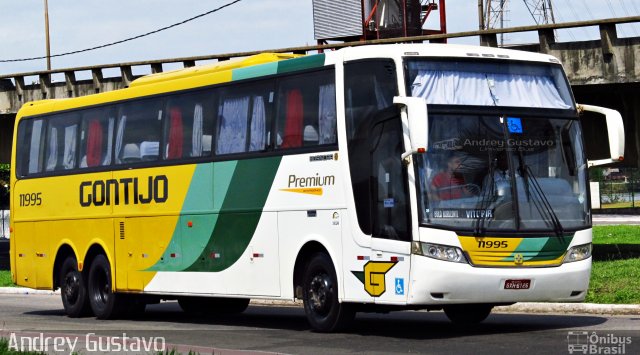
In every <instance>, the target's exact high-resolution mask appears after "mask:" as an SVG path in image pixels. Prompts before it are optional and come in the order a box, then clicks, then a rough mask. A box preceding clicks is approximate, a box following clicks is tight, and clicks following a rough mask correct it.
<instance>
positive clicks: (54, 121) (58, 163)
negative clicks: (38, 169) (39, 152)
mask: <svg viewBox="0 0 640 355" xmlns="http://www.w3.org/2000/svg"><path fill="white" fill-rule="evenodd" d="M46 131H47V134H46V140H47V143H46V146H45V171H56V170H69V169H73V168H75V166H76V148H77V145H78V144H77V136H78V117H77V116H76V115H65V114H63V115H55V116H53V117H51V118H49V124H48V125H47V130H46Z"/></svg>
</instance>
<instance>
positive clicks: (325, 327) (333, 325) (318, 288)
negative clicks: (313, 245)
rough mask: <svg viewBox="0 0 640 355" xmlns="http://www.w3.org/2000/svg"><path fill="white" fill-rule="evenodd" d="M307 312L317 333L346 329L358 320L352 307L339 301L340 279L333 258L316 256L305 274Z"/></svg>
mask: <svg viewBox="0 0 640 355" xmlns="http://www.w3.org/2000/svg"><path fill="white" fill-rule="evenodd" d="M302 295H303V298H302V300H303V303H304V312H305V314H306V315H307V320H308V321H309V324H310V325H311V328H313V329H314V330H315V331H318V332H335V331H339V330H341V329H344V328H345V327H347V326H348V325H349V323H351V321H352V320H353V318H354V316H355V312H354V309H353V307H352V306H351V305H349V304H346V303H340V302H339V301H338V279H337V277H336V271H335V269H334V267H333V263H332V262H331V258H329V256H328V255H327V254H325V253H318V254H315V255H314V256H313V257H312V258H311V260H310V261H309V264H308V265H307V268H306V270H305V273H304V278H303V284H302Z"/></svg>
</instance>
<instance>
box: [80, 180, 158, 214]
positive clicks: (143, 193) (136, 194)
mask: <svg viewBox="0 0 640 355" xmlns="http://www.w3.org/2000/svg"><path fill="white" fill-rule="evenodd" d="M168 198H169V178H167V177H166V176H165V175H158V176H149V177H147V179H146V181H145V179H140V180H138V178H137V177H135V178H123V179H120V180H116V179H109V180H95V181H83V182H81V183H80V206H82V207H89V206H91V205H93V206H105V205H106V206H109V205H116V206H117V205H120V203H123V204H125V205H128V204H134V205H137V204H149V203H151V202H155V203H164V202H166V201H167V199H168Z"/></svg>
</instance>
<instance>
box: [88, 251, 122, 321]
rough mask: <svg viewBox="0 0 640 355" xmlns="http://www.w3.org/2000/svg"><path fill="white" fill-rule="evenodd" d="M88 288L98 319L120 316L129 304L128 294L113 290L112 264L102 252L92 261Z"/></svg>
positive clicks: (92, 307) (92, 306) (94, 312)
mask: <svg viewBox="0 0 640 355" xmlns="http://www.w3.org/2000/svg"><path fill="white" fill-rule="evenodd" d="M88 288H89V301H90V303H91V309H92V310H93V314H95V316H96V318H98V319H114V318H118V317H119V316H120V315H122V313H123V311H124V310H125V309H126V307H127V306H128V304H127V300H126V297H125V296H126V295H122V294H118V293H115V292H113V287H112V285H111V266H110V264H109V260H108V259H107V257H106V256H104V255H102V254H100V255H98V256H96V258H95V259H93V262H92V263H91V267H90V268H89V287H88Z"/></svg>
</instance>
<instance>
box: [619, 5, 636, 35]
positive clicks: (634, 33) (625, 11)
mask: <svg viewBox="0 0 640 355" xmlns="http://www.w3.org/2000/svg"><path fill="white" fill-rule="evenodd" d="M620 3H621V4H622V9H624V13H625V15H627V16H630V13H629V10H628V9H627V2H626V1H623V0H620ZM629 27H631V31H632V32H633V35H634V36H635V37H638V32H637V31H636V28H635V27H634V26H629Z"/></svg>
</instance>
